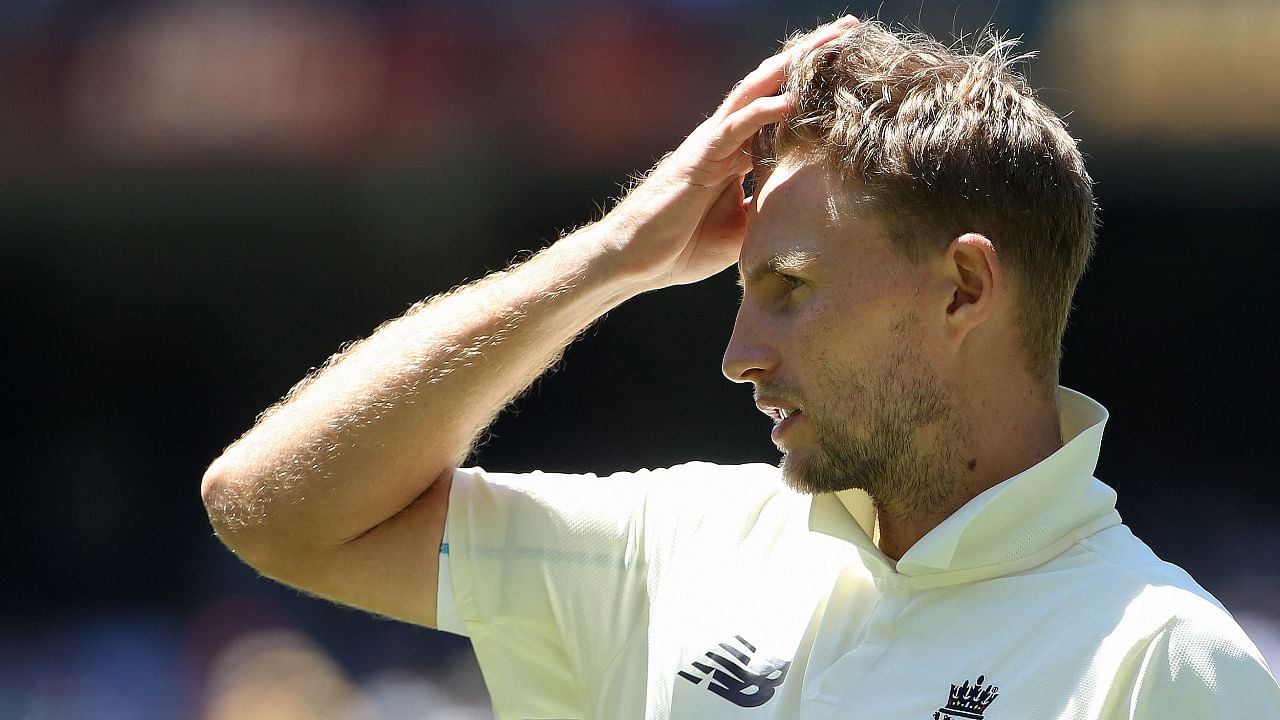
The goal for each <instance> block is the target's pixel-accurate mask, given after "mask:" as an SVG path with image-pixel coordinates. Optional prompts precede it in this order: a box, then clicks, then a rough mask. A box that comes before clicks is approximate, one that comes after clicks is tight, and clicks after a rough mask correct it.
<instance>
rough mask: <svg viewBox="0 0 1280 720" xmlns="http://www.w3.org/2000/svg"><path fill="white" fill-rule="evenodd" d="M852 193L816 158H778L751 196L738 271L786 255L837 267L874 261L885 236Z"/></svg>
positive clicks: (762, 265)
mask: <svg viewBox="0 0 1280 720" xmlns="http://www.w3.org/2000/svg"><path fill="white" fill-rule="evenodd" d="M856 193H857V189H856V188H850V187H848V186H847V185H845V184H844V183H843V182H842V181H841V180H840V178H839V177H837V176H836V175H835V174H834V173H832V172H830V171H828V170H827V169H826V168H825V167H823V166H822V165H820V164H818V163H813V162H808V163H806V162H800V161H792V162H787V161H784V162H782V163H780V164H779V165H778V166H777V167H776V168H774V169H773V170H772V172H770V173H769V174H768V176H767V177H766V178H765V179H764V182H763V183H762V184H761V185H760V186H759V188H758V189H757V192H756V195H755V198H754V199H753V201H752V207H751V210H750V214H749V221H748V226H747V236H746V240H745V241H744V242H743V246H742V256H741V258H740V262H739V266H740V268H741V270H742V273H743V275H744V276H747V275H749V274H753V273H757V272H759V270H760V269H761V268H766V267H768V266H770V265H772V264H776V261H777V259H778V258H786V257H789V256H790V257H795V256H800V255H803V256H807V257H811V258H816V259H820V261H821V262H822V264H823V265H826V266H828V267H833V266H834V267H835V269H837V270H838V269H841V268H842V266H846V265H847V266H849V267H850V269H852V266H853V265H854V264H855V263H856V264H860V265H861V264H866V263H868V262H872V263H878V262H880V260H879V259H878V256H879V255H881V254H882V253H883V252H885V251H887V250H888V248H889V244H888V236H887V234H886V233H885V232H884V231H883V228H882V225H881V223H880V222H879V221H878V220H877V219H876V218H875V217H874V216H873V215H872V214H871V212H870V210H869V208H868V203H867V202H865V201H864V200H863V201H860V200H858V199H857V195H856Z"/></svg>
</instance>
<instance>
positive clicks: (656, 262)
mask: <svg viewBox="0 0 1280 720" xmlns="http://www.w3.org/2000/svg"><path fill="white" fill-rule="evenodd" d="M857 24H858V21H857V19H856V18H854V17H852V16H846V17H843V18H840V19H839V20H836V21H834V22H832V23H829V24H827V25H825V26H823V27H820V28H818V29H817V30H815V31H813V32H812V33H811V34H810V37H809V38H807V39H806V40H805V41H804V42H802V43H800V44H798V45H796V46H795V47H792V48H790V49H788V50H786V51H783V52H781V53H778V54H777V55H774V56H773V57H770V58H768V59H767V60H765V61H764V62H762V63H760V66H759V67H757V68H756V69H755V70H753V71H752V72H751V73H750V74H748V75H747V76H746V77H744V78H743V79H742V80H741V81H740V82H739V83H738V84H737V85H736V86H734V88H733V90H732V91H730V92H729V94H728V96H727V97H725V99H724V102H722V103H721V104H720V107H719V108H718V109H717V110H716V111H715V113H714V114H713V115H711V117H709V118H707V119H706V120H705V121H704V122H703V123H702V124H701V125H699V126H698V127H697V129H695V130H694V131H693V132H692V133H691V134H690V135H689V137H688V138H686V139H685V141H684V142H683V143H681V144H680V147H678V148H676V149H675V151H673V152H672V153H670V154H669V155H667V157H665V158H664V159H663V160H662V161H661V162H660V163H658V165H657V167H655V168H654V169H653V171H652V172H650V173H649V175H648V176H647V177H646V178H645V179H644V180H643V182H641V183H640V184H639V185H638V186H636V188H635V189H634V190H632V191H631V192H630V193H629V194H628V195H627V196H626V197H625V198H624V199H623V201H622V202H621V203H620V204H619V205H618V206H617V207H616V208H615V209H614V210H613V211H612V212H610V213H609V214H608V215H607V216H606V217H605V218H604V220H602V221H601V225H602V226H603V229H604V230H605V232H604V235H605V236H606V237H608V238H609V239H610V241H611V242H613V243H616V246H615V248H614V249H615V250H616V251H617V252H616V255H617V257H618V258H619V261H620V262H621V263H622V267H623V268H624V269H625V271H626V272H627V274H628V275H630V276H632V277H635V278H636V279H637V281H638V282H639V283H640V284H641V285H642V286H643V288H644V289H646V290H650V289H657V288H661V287H666V286H669V285H682V284H685V283H691V282H697V281H698V280H702V279H704V278H707V277H710V276H711V275H714V274H715V273H717V272H720V271H721V270H723V269H725V268H726V267H729V266H730V265H732V264H733V263H734V262H736V261H737V259H738V253H739V252H740V251H741V249H742V240H743V236H744V233H745V232H746V222H747V211H746V202H745V200H746V198H745V197H744V192H743V187H742V181H743V178H744V177H745V176H746V174H747V173H748V172H750V171H751V167H752V158H751V151H750V147H751V140H752V138H753V137H754V136H755V134H756V133H757V132H759V130H760V129H761V128H763V127H765V126H767V125H771V124H773V123H777V122H780V121H782V120H783V119H785V118H786V116H787V114H788V113H790V112H791V99H790V98H788V97H787V96H785V95H779V94H777V93H778V91H779V89H780V88H781V85H782V81H783V79H784V78H785V77H786V73H787V71H788V69H789V68H790V67H791V66H792V65H793V64H794V62H795V61H796V60H797V59H799V58H802V57H804V55H806V54H808V53H809V52H811V51H812V50H814V49H815V48H817V47H819V46H821V45H823V44H824V43H827V42H829V41H831V40H833V39H835V38H837V37H839V36H840V35H841V34H843V33H844V32H845V31H846V30H848V29H849V28H851V27H853V26H854V25H857Z"/></svg>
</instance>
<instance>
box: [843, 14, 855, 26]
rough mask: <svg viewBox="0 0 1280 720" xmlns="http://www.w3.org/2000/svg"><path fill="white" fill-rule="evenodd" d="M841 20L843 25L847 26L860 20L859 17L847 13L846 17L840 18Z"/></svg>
mask: <svg viewBox="0 0 1280 720" xmlns="http://www.w3.org/2000/svg"><path fill="white" fill-rule="evenodd" d="M839 22H840V24H841V25H843V26H845V27H849V26H850V25H853V24H854V23H856V22H858V18H856V17H854V16H852V15H845V16H844V17H842V18H840V21H839Z"/></svg>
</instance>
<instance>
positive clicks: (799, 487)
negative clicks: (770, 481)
mask: <svg viewBox="0 0 1280 720" xmlns="http://www.w3.org/2000/svg"><path fill="white" fill-rule="evenodd" d="M800 454H803V453H800ZM778 469H779V470H781V471H782V482H783V483H784V484H786V486H787V487H789V488H791V489H792V490H795V491H796V492H798V493H801V494H803V495H817V494H819V493H821V492H823V490H822V489H821V488H819V487H816V486H815V484H814V483H813V478H811V477H809V474H808V473H806V472H805V458H802V457H797V453H794V452H784V453H783V454H782V459H781V460H779V461H778Z"/></svg>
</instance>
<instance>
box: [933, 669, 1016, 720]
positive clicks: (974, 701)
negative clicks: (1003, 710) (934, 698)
mask: <svg viewBox="0 0 1280 720" xmlns="http://www.w3.org/2000/svg"><path fill="white" fill-rule="evenodd" d="M984 680H986V676H985V675H979V676H978V679H977V680H975V681H974V682H973V685H972V686H970V685H969V681H968V680H965V681H964V684H963V685H952V686H951V697H949V698H947V704H946V705H945V706H943V707H940V708H938V711H937V712H935V713H934V714H933V720H983V715H982V714H983V713H985V712H986V711H987V707H988V706H989V705H991V703H993V702H995V700H996V698H998V697H1000V692H999V691H1000V688H998V687H996V686H995V685H989V686H987V687H983V685H982V682H983V681H984Z"/></svg>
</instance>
